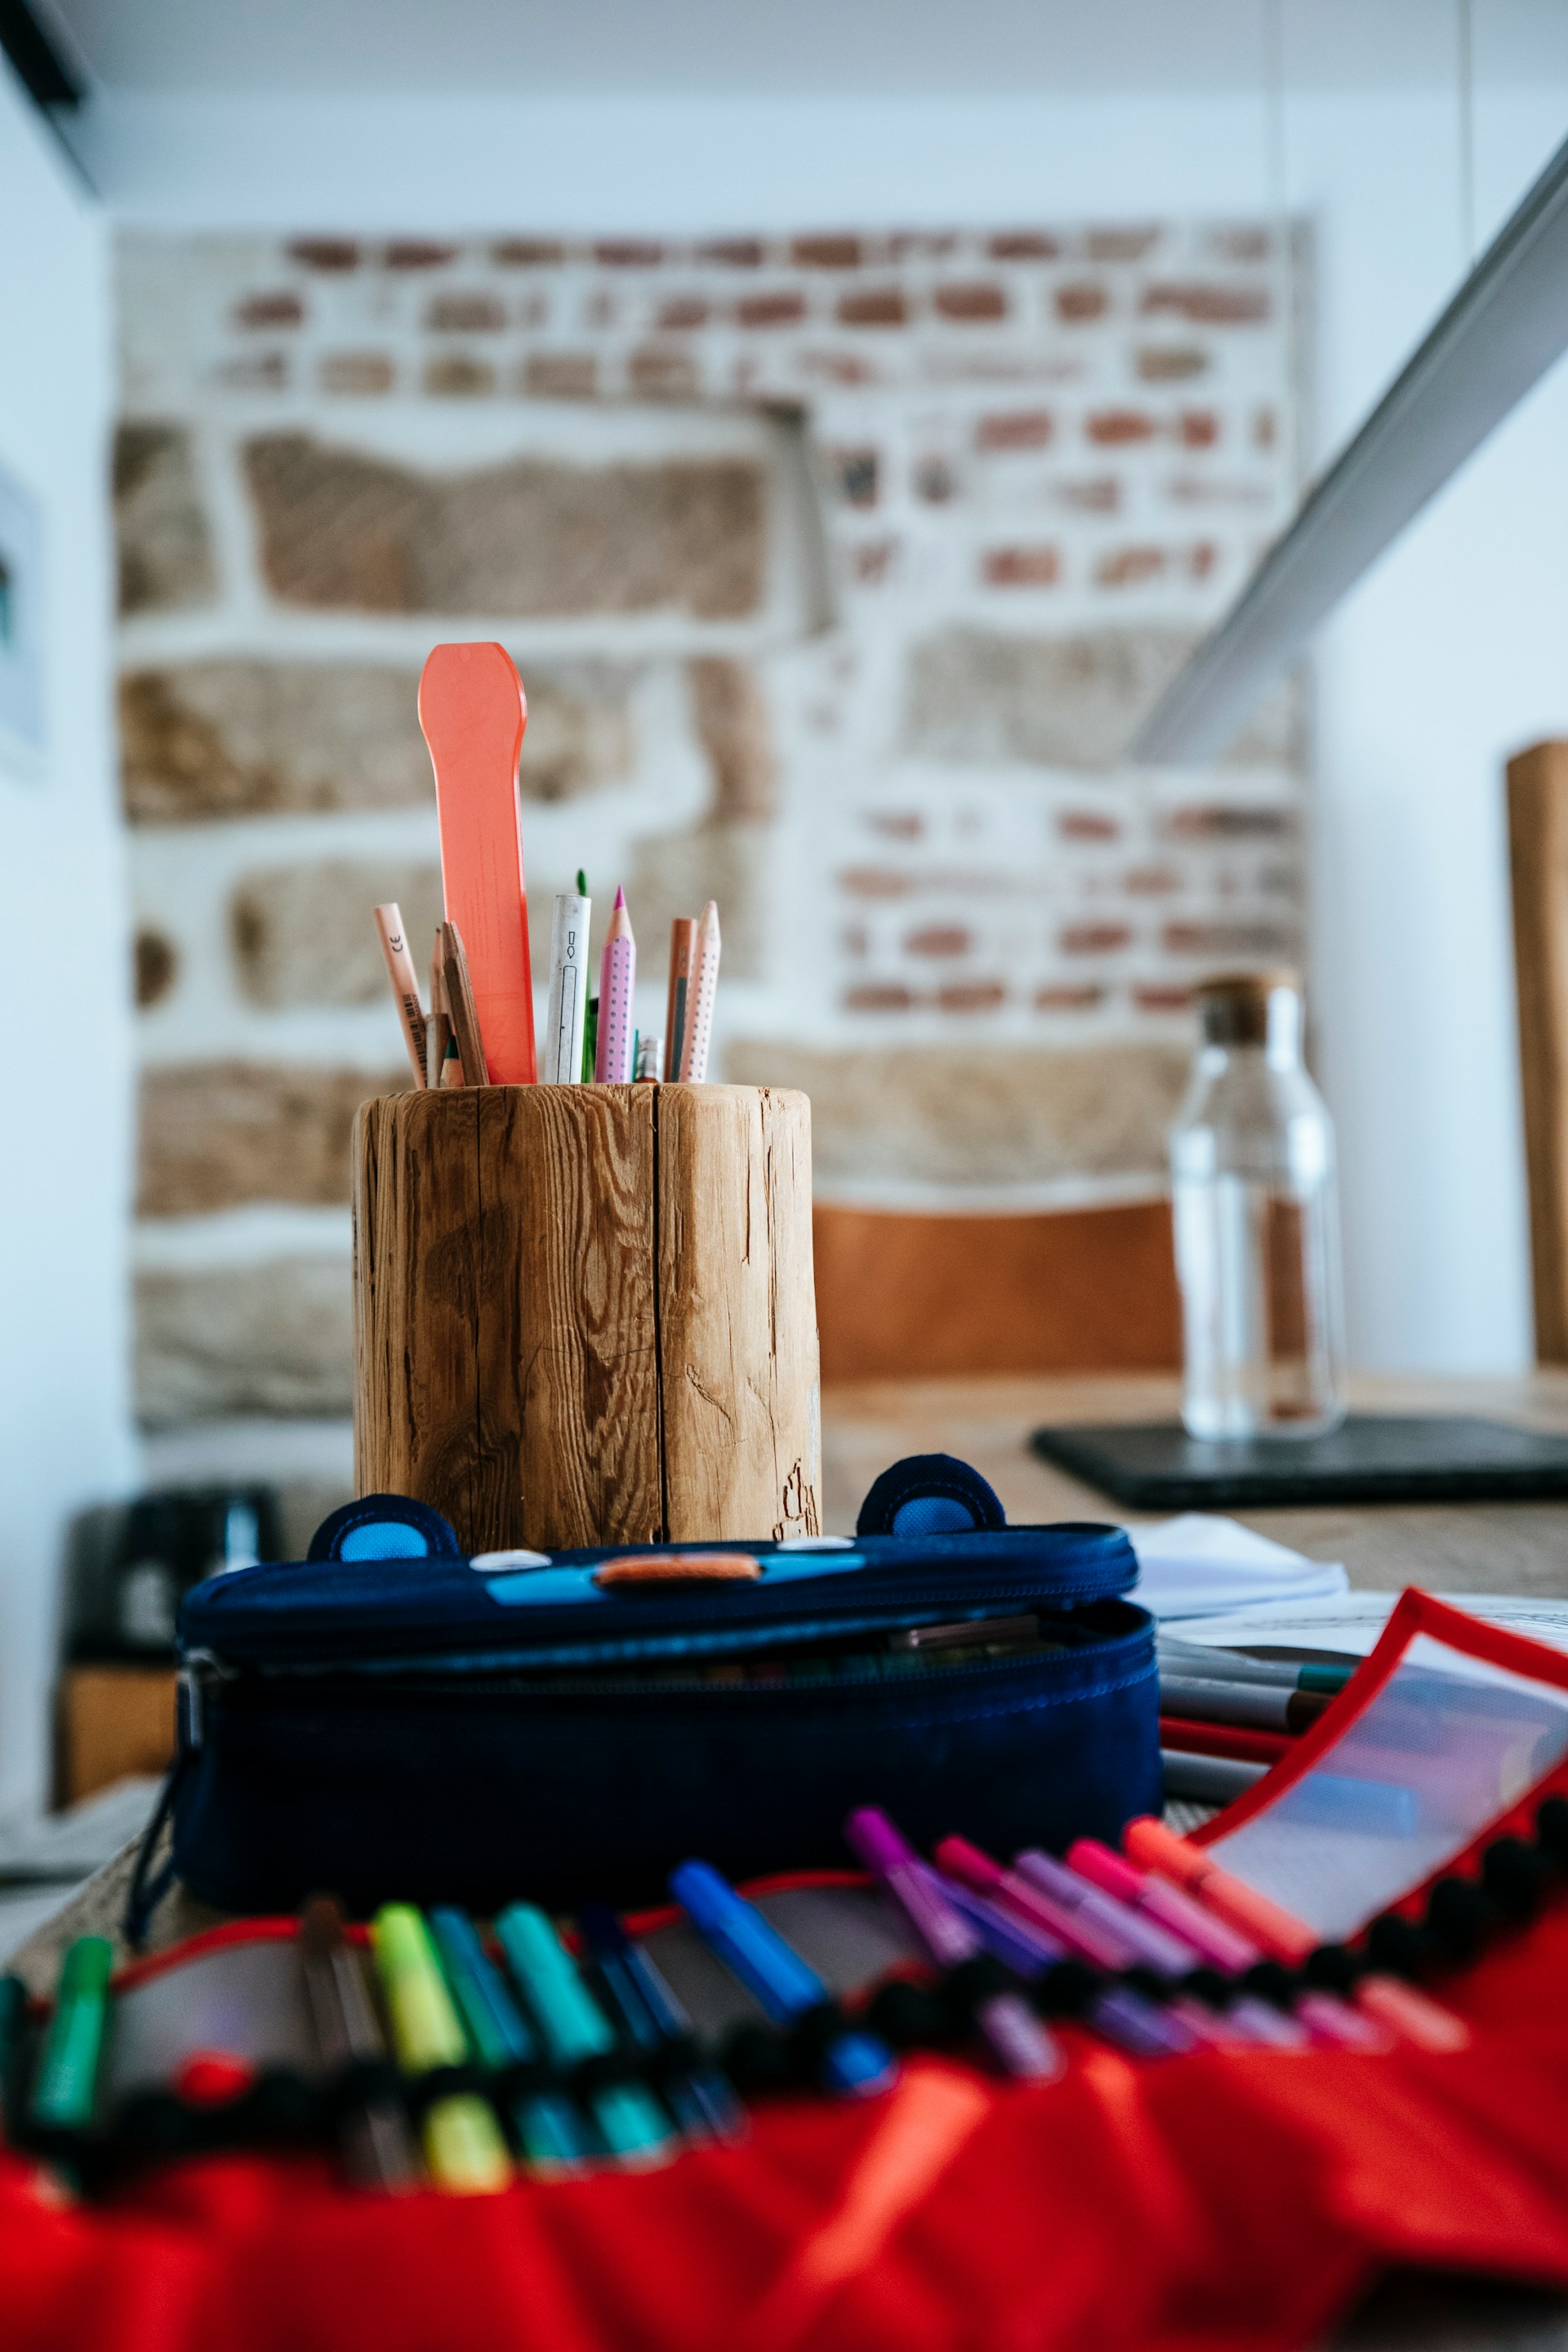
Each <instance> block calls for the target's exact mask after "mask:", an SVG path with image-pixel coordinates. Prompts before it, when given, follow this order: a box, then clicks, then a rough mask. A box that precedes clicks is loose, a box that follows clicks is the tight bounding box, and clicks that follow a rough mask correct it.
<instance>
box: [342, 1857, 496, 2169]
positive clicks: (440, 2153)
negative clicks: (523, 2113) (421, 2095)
mask: <svg viewBox="0 0 1568 2352" xmlns="http://www.w3.org/2000/svg"><path fill="white" fill-rule="evenodd" d="M370 1940H371V1948H372V1949H373V1950H374V1954H375V1966H376V1973H377V1975H378V1976H379V1977H380V1979H381V1984H382V1990H383V1992H384V1994H385V1997H386V2014H387V2021H388V2023H389V2024H390V2025H391V2028H392V2046H393V2048H394V2050H395V2052H396V2053H397V2063H398V2064H399V2065H400V2066H401V2067H402V2069H403V2071H404V2073H405V2074H432V2073H434V2071H435V2069H436V2068H437V2067H438V2066H465V2065H467V2063H468V2037H467V2036H466V2035H465V2033H464V2032H463V2027H462V2022H461V2021H460V2020H459V2018H458V2012H457V2011H456V2009H455V2008H454V2007H453V2005H452V1997H451V1995H450V1993H449V1992H448V1991H447V1984H446V1979H445V1978H444V1977H443V1976H442V1974H441V1966H440V1962H439V1961H438V1960H437V1958H436V1952H435V1948H434V1946H433V1945H432V1943H431V1941H430V1932H429V1930H428V1928H427V1927H426V1925H425V1922H424V1919H423V1918H422V1917H421V1916H420V1914H419V1913H418V1912H417V1911H416V1910H415V1908H414V1907H413V1906H412V1904H408V1903H388V1904H384V1906H383V1907H382V1908H381V1910H379V1911H378V1912H377V1913H376V1915H375V1917H374V1920H373V1921H372V1923H371V1930H370ZM423 2145H424V2148H425V2161H426V2164H427V2165H428V2166H429V2168H430V2175H431V2178H432V2179H433V2180H435V2182H436V2183H437V2187H439V2188H442V2189H453V2190H456V2191H457V2192H458V2193H459V2194H464V2195H468V2196H484V2195H486V2194H488V2193H489V2191H491V2190H493V2189H504V2188H505V2187H506V2186H507V2184H508V2182H509V2181H510V2179H511V2158H510V2157H509V2156H508V2154H507V2150H506V2142H505V2141H504V2140H503V2139H502V2137H501V2135H500V2126H499V2125H498V2123H497V2122H496V2119H495V2116H494V2113H493V2112H492V2110H491V2108H490V2105H489V2101H488V2100H485V2099H481V2098H479V2097H478V2096H477V2095H475V2094H473V2093H472V2092H458V2093H455V2094H454V2095H453V2096H452V2097H450V2098H447V2099H437V2101H436V2102H435V2104H434V2105H432V2106H431V2107H430V2109H429V2111H428V2112H427V2114H426V2117H425V2129H424V2134H423Z"/></svg>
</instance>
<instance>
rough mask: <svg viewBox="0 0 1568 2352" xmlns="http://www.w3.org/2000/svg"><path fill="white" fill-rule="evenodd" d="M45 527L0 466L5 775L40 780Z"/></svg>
mask: <svg viewBox="0 0 1568 2352" xmlns="http://www.w3.org/2000/svg"><path fill="white" fill-rule="evenodd" d="M42 561H43V525H42V519H41V517H40V515H39V512H38V503H37V499H35V498H34V497H33V495H32V493H31V491H29V490H27V489H26V488H24V487H23V485H22V484H21V483H20V482H19V481H18V480H17V479H16V476H15V475H14V474H10V473H7V472H6V471H5V467H0V772H6V773H11V774H23V775H36V774H37V772H38V769H39V765H40V762H41V760H42V757H43V750H44V677H43V668H44V643H43V606H42V596H41V593H40V591H41V583H40V579H39V570H40V566H41V563H42Z"/></svg>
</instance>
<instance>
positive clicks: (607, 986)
mask: <svg viewBox="0 0 1568 2352" xmlns="http://www.w3.org/2000/svg"><path fill="white" fill-rule="evenodd" d="M636 986H637V941H636V940H635V939H634V938H633V937H632V919H631V917H630V916H629V915H628V914H627V912H626V892H625V891H624V890H620V889H617V890H616V903H615V906H614V908H613V909H612V910H611V914H610V928H609V929H608V930H607V931H606V932H605V948H604V953H603V955H602V956H601V957H600V960H599V1031H598V1038H597V1042H596V1045H595V1060H594V1076H595V1079H596V1080H597V1081H598V1083H599V1085H600V1086H602V1087H603V1086H610V1087H624V1086H629V1085H630V1083H631V1076H632V993H633V991H634V990H635V988H636Z"/></svg>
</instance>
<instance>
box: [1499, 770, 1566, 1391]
mask: <svg viewBox="0 0 1568 2352" xmlns="http://www.w3.org/2000/svg"><path fill="white" fill-rule="evenodd" d="M1508 831H1509V855H1510V868H1511V874H1512V883H1513V964H1514V981H1515V985H1516V987H1517V990H1518V995H1519V1061H1520V1081H1521V1091H1522V1095H1523V1100H1524V1147H1525V1159H1526V1162H1527V1165H1528V1169H1529V1179H1530V1260H1531V1276H1532V1282H1533V1287H1534V1294H1535V1352H1536V1355H1537V1357H1538V1359H1539V1360H1540V1361H1541V1362H1542V1363H1544V1364H1562V1363H1568V743H1537V744H1534V745H1532V747H1531V749H1530V750H1529V751H1521V752H1520V753H1519V755H1518V756H1517V758H1515V759H1512V760H1510V761H1509V763H1508Z"/></svg>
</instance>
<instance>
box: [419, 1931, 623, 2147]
mask: <svg viewBox="0 0 1568 2352" xmlns="http://www.w3.org/2000/svg"><path fill="white" fill-rule="evenodd" d="M430 1933H431V1935H432V1937H434V1939H435V1944H436V1949H437V1953H438V1954H439V1955H440V1959H441V1965H442V1967H443V1969H445V1970H446V1973H447V1984H448V1985H449V1986H450V1988H451V1992H452V1998H453V2000H455V2001H456V2003H457V2005H458V2011H459V2012H460V2013H461V2016H462V2020H463V2023H464V2025H465V2026H466V2027H467V2029H468V2040H469V2042H470V2043H471V2045H472V2047H473V2052H474V2055H475V2057H476V2058H477V2059H478V2061H479V2064H480V2065H481V2066H483V2067H485V2068H487V2069H488V2070H489V2071H490V2072H492V2073H495V2074H500V2072H501V2071H502V2070H503V2069H504V2068H506V2067H509V2066H531V2065H533V2064H535V2063H537V2062H538V2059H539V2054H540V2053H539V2044H538V2042H536V2041H535V2040H534V2037H533V2035H532V2033H531V2032H530V2031H529V2028H528V2026H527V2024H526V2023H525V2022H524V2021H523V2017H522V2013H521V2011H520V2010H519V2008H518V2006H517V2003H516V2002H515V2001H514V2000H513V1999H512V1997H511V1994H510V1991H509V1990H508V1989H507V1986H506V1982H505V1979H503V1978H502V1976H501V1973H500V1969H498V1968H497V1967H496V1965H495V1962H494V1961H493V1960H492V1959H491V1958H490V1956H489V1953H488V1952H487V1951H486V1950H485V1948H484V1947H483V1945H482V1944H481V1943H480V1941H479V1936H478V1934H477V1933H476V1931H475V1928H474V1924H473V1921H472V1920H471V1919H470V1918H469V1917H468V1915H467V1913H466V1912H462V1911H457V1910H453V1909H451V1908H450V1907H447V1906H444V1907H443V1908H441V1909H440V1910H437V1911H432V1912H431V1914H430ZM511 2119H512V2127H513V2129H514V2130H515V2132H516V2134H517V2144H518V2146H519V2147H521V2150H522V2153H523V2155H524V2157H525V2158H527V2161H528V2163H529V2165H530V2167H531V2169H532V2170H533V2171H535V2172H543V2173H561V2172H571V2171H577V2170H580V2169H581V2168H582V2167H583V2165H584V2161H585V2159H586V2158H587V2157H588V2155H589V2153H590V2142H589V2137H588V2134H587V2132H586V2130H585V2129H584V2125H583V2123H582V2122H581V2120H580V2118H579V2116H578V2114H577V2111H576V2109H575V2107H574V2105H573V2104H572V2102H571V2100H570V2099H569V2098H567V2097H565V2096H564V2095H563V2094H562V2093H561V2092H559V2091H533V2092H530V2093H528V2094H527V2095H525V2096H523V2097H521V2098H519V2099H518V2101H517V2102H516V2105H514V2106H513V2108H512V2109H511Z"/></svg>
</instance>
